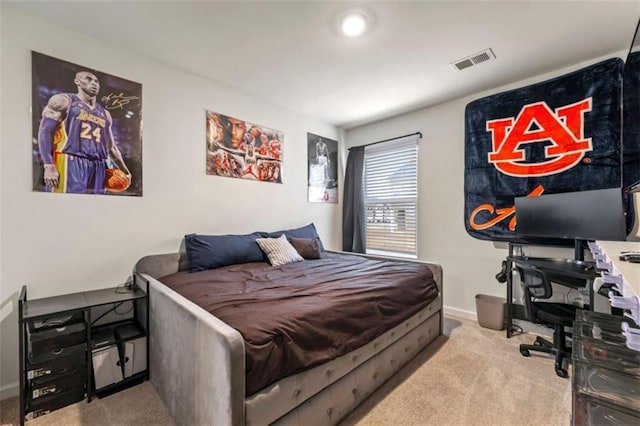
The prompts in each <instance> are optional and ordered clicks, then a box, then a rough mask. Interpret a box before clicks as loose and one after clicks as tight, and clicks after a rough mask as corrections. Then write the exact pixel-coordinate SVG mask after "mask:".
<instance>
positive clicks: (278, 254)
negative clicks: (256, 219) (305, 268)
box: [256, 234, 304, 266]
mask: <svg viewBox="0 0 640 426" xmlns="http://www.w3.org/2000/svg"><path fill="white" fill-rule="evenodd" d="M256 243H258V245H259V246H260V248H261V249H262V251H263V252H265V254H266V255H267V257H268V258H269V262H271V265H272V266H278V265H284V264H285V263H292V262H302V261H303V260H304V259H303V258H302V257H301V256H300V255H299V254H298V252H297V251H296V249H295V248H293V246H292V245H291V243H289V241H287V237H286V235H284V234H282V235H280V237H279V238H257V239H256Z"/></svg>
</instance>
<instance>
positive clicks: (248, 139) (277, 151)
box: [207, 111, 284, 183]
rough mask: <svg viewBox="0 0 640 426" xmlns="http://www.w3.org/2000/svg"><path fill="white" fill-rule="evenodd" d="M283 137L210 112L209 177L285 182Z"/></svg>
mask: <svg viewBox="0 0 640 426" xmlns="http://www.w3.org/2000/svg"><path fill="white" fill-rule="evenodd" d="M283 142H284V134H283V133H282V132H281V131H280V130H274V129H270V128H268V127H265V126H261V125H259V124H254V123H250V122H248V121H244V120H241V119H239V118H234V117H229V116H226V115H222V114H219V113H217V112H213V111H207V174H208V175H215V176H226V177H232V178H238V179H249V180H257V181H262V182H273V183H282V150H283Z"/></svg>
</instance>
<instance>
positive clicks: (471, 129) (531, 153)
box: [464, 58, 624, 240]
mask: <svg viewBox="0 0 640 426" xmlns="http://www.w3.org/2000/svg"><path fill="white" fill-rule="evenodd" d="M623 67H624V63H623V61H622V60H621V59H617V58H616V59H609V60H606V61H603V62H600V63H597V64H595V65H592V66H589V67H587V68H584V69H581V70H579V71H576V72H572V73H570V74H566V75H563V76H560V77H557V78H554V79H552V80H547V81H545V82H541V83H537V84H533V85H531V86H527V87H523V88H520V89H516V90H511V91H508V92H503V93H499V94H496V95H492V96H488V97H486V98H482V99H478V100H476V101H473V102H471V103H469V104H468V105H467V108H466V111H465V185H464V189H465V227H466V230H467V232H468V233H469V234H470V235H471V236H472V237H474V238H478V239H481V240H510V239H513V238H515V236H516V235H515V232H514V231H515V227H516V221H515V208H514V201H513V199H514V197H520V196H525V195H526V196H532V197H534V196H539V195H542V194H543V193H545V194H553V193H560V192H570V191H586V190H591V189H602V188H611V187H619V186H621V178H622V171H621V170H622V169H621V142H620V141H621V134H620V129H621V100H622V70H623Z"/></svg>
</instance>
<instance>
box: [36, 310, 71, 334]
mask: <svg viewBox="0 0 640 426" xmlns="http://www.w3.org/2000/svg"><path fill="white" fill-rule="evenodd" d="M79 322H84V314H83V312H82V311H76V312H71V313H64V314H53V315H49V316H47V317H41V318H38V319H33V320H29V321H27V325H28V326H29V332H30V333H39V332H41V331H44V330H49V329H52V328H60V327H64V326H67V325H71V324H76V323H79Z"/></svg>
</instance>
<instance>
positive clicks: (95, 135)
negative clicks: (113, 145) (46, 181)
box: [54, 93, 109, 160]
mask: <svg viewBox="0 0 640 426" xmlns="http://www.w3.org/2000/svg"><path fill="white" fill-rule="evenodd" d="M66 96H68V97H69V99H71V105H70V106H69V110H68V112H67V116H66V118H65V119H64V121H63V122H62V123H60V127H59V128H58V131H57V132H56V135H55V138H54V152H59V153H64V154H71V155H74V156H77V157H84V158H87V159H90V160H106V159H107V158H108V156H109V147H108V145H109V143H108V133H107V129H108V127H109V122H108V120H107V112H106V111H105V109H104V107H103V106H102V105H100V104H98V103H96V105H95V107H93V108H92V107H91V106H89V105H87V104H86V103H84V102H83V101H82V100H80V98H79V97H78V96H77V95H75V94H72V93H67V94H66Z"/></svg>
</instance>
